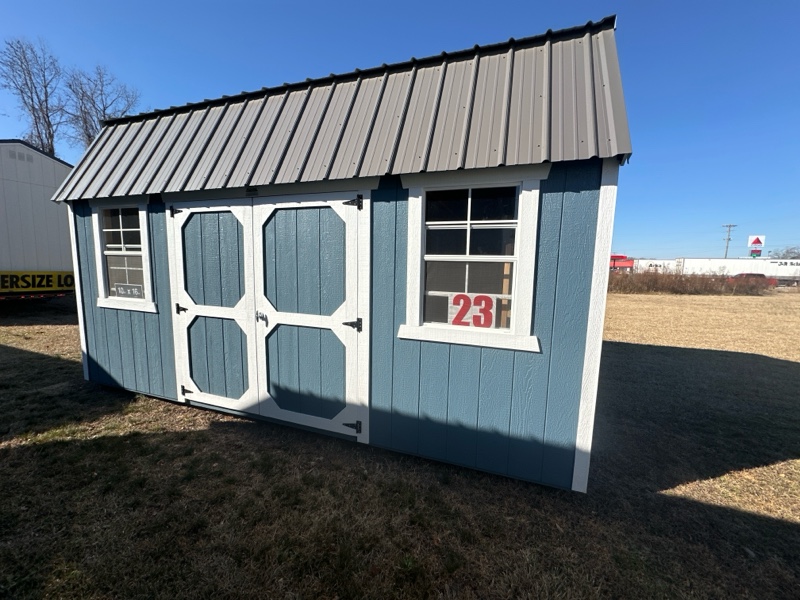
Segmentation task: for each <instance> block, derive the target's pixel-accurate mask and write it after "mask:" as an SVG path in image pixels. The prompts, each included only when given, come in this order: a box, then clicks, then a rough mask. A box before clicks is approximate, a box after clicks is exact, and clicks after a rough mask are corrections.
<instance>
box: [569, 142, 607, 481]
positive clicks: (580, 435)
mask: <svg viewBox="0 0 800 600" xmlns="http://www.w3.org/2000/svg"><path fill="white" fill-rule="evenodd" d="M618 175H619V163H618V162H617V161H616V160H614V159H612V158H607V159H605V160H604V161H603V172H602V176H601V179H600V199H599V202H598V208H597V232H596V234H595V244H594V265H593V268H592V289H591V293H590V297H589V322H588V326H587V331H586V350H585V353H584V358H583V377H582V379H581V400H580V407H579V409H578V431H577V436H576V440H575V463H574V466H573V471H572V489H573V490H574V491H576V492H584V493H585V492H586V489H587V487H588V482H589V461H590V458H591V451H592V433H593V431H594V413H595V404H596V402H597V382H598V379H599V375H600V354H601V351H602V347H603V320H604V318H605V313H606V290H607V288H608V271H609V267H608V261H609V258H608V257H609V256H610V255H611V236H612V233H613V231H614V208H615V205H616V200H617V177H618Z"/></svg>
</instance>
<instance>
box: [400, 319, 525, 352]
mask: <svg viewBox="0 0 800 600" xmlns="http://www.w3.org/2000/svg"><path fill="white" fill-rule="evenodd" d="M397 337H399V338H401V339H404V340H419V341H423V342H441V343H443V344H456V345H462V346H481V347H483V348H500V349H502V350H520V351H523V352H541V347H540V346H539V338H537V337H536V336H534V335H514V334H513V333H507V332H498V331H496V330H482V331H478V330H477V329H471V328H463V329H458V328H456V327H455V326H452V325H436V324H433V323H428V324H426V325H421V326H413V325H400V328H399V329H398V331H397Z"/></svg>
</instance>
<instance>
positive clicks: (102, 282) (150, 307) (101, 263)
mask: <svg viewBox="0 0 800 600" xmlns="http://www.w3.org/2000/svg"><path fill="white" fill-rule="evenodd" d="M91 208H92V232H93V234H94V264H95V269H96V273H97V306H98V307H100V308H116V309H118V310H131V311H139V312H150V313H155V312H158V307H157V305H156V303H155V300H154V298H153V272H152V270H151V266H150V232H149V230H148V223H147V216H148V215H147V201H146V200H140V201H137V202H119V201H117V202H114V201H100V202H97V201H95V202H92V203H91ZM112 208H136V209H138V210H139V229H140V231H141V237H142V270H143V280H144V296H145V297H144V299H142V300H139V299H137V298H117V297H116V296H109V294H108V279H107V277H106V269H105V254H104V253H103V248H104V245H103V238H102V235H101V231H102V220H101V214H102V211H103V210H107V209H112Z"/></svg>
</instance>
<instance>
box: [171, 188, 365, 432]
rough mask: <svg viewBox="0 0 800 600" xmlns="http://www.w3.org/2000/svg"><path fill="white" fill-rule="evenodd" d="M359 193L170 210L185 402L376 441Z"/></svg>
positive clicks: (179, 369)
mask: <svg viewBox="0 0 800 600" xmlns="http://www.w3.org/2000/svg"><path fill="white" fill-rule="evenodd" d="M355 198H356V195H355V194H345V195H342V194H337V195H330V194H326V195H310V196H304V197H297V196H292V197H277V198H257V199H254V200H252V201H251V200H246V201H241V202H240V201H236V202H232V201H219V202H202V203H200V202H198V203H180V204H175V205H173V206H171V207H170V213H169V214H170V215H171V216H168V217H167V218H168V219H169V221H170V227H169V229H170V231H169V239H170V248H171V252H172V256H173V257H174V260H173V262H172V265H171V267H172V290H173V291H172V298H173V303H174V306H173V307H172V310H173V319H174V321H173V322H174V327H173V329H174V336H175V353H176V368H177V375H178V394H179V398H181V399H182V400H185V401H187V402H190V403H199V404H202V405H207V406H212V407H218V408H222V409H226V410H231V411H236V412H241V413H247V414H253V415H259V416H262V417H267V418H270V419H276V420H280V421H286V422H290V423H294V424H298V425H303V426H307V427H313V428H316V429H322V430H327V431H332V432H335V433H340V434H345V435H352V436H356V437H357V439H358V440H359V441H363V442H366V441H368V420H367V417H368V409H367V385H368V383H367V372H366V366H363V367H362V365H368V364H369V363H368V360H367V353H368V334H367V331H366V328H367V326H368V322H367V321H368V318H367V317H368V310H367V306H368V294H367V290H368V289H369V284H368V281H364V279H365V278H368V277H369V270H368V268H365V265H364V264H363V262H364V261H366V260H368V254H369V252H368V248H367V251H366V252H364V251H362V254H366V255H367V256H365V257H362V258H363V259H364V260H363V261H362V264H361V271H360V274H359V264H360V263H359V244H361V245H362V246H364V244H365V243H367V244H368V232H369V220H368V219H369V217H368V210H361V209H360V207H359V203H358V202H351V200H353V199H355ZM359 231H361V232H362V236H361V238H360V237H359ZM365 240H366V242H365ZM359 292H360V293H359Z"/></svg>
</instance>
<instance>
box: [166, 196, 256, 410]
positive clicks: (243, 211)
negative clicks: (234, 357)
mask: <svg viewBox="0 0 800 600" xmlns="http://www.w3.org/2000/svg"><path fill="white" fill-rule="evenodd" d="M171 208H173V205H172V204H168V205H167V210H168V211H170V209H171ZM175 208H176V209H177V210H176V211H175V213H174V214H173V215H171V216H168V217H167V218H168V220H169V223H168V227H167V245H168V248H169V253H170V256H171V257H172V259H173V262H172V265H171V266H172V268H171V269H170V272H171V275H170V283H171V286H172V293H171V299H172V302H171V304H170V306H169V310H171V311H173V312H172V331H173V342H174V347H175V374H176V378H175V382H176V395H177V398H178V400H179V401H183V402H185V403H187V404H189V403H192V402H201V403H203V404H208V405H211V406H219V407H221V408H227V409H231V410H236V411H240V412H244V413H253V414H258V369H257V363H256V348H255V341H254V339H253V338H254V336H253V335H252V334H251V331H252V330H253V326H254V325H253V324H254V321H255V309H254V302H253V296H254V287H253V285H254V283H253V275H252V273H253V247H252V244H249V243H248V241H249V235H250V233H249V232H250V231H251V230H252V201H251V200H249V199H247V200H243V199H232V200H219V201H205V202H186V203H179V204H178V205H175ZM220 211H229V212H231V213H232V214H233V215H234V216H235V217H236V218H237V219H238V220H239V222H240V223H241V224H242V231H243V236H244V244H243V248H244V281H245V292H244V294H243V295H242V298H241V299H240V300H239V302H238V303H237V304H236V306H235V307H231V308H228V307H218V306H202V305H197V304H196V303H195V302H194V300H193V299H192V297H191V296H190V295H189V293H188V292H187V291H186V286H185V281H184V255H183V244H182V237H181V232H182V230H183V226H184V225H185V224H186V222H187V221H188V219H189V217H191V215H193V214H198V213H204V212H220ZM170 212H171V211H170ZM176 305H180V306H181V307H182V308H186V309H187V310H185V311H181V312H180V313H178V312H177V311H176ZM196 316H205V317H218V318H223V319H232V320H234V321H236V323H237V324H238V325H239V327H240V328H241V329H242V331H243V332H244V333H245V334H246V336H247V340H248V341H247V377H248V388H247V390H246V391H245V393H244V394H243V395H242V396H241V397H240V398H237V399H231V398H225V397H223V396H215V395H212V394H208V393H206V392H202V391H200V390H199V389H197V385H196V384H195V382H194V381H193V380H192V378H191V369H190V359H189V344H188V335H187V331H188V328H189V325H190V324H191V323H192V321H193V320H194V318H195V317H196ZM184 387H185V388H187V389H189V390H190V393H189V394H185V393H183V392H184V391H185V390H184Z"/></svg>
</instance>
